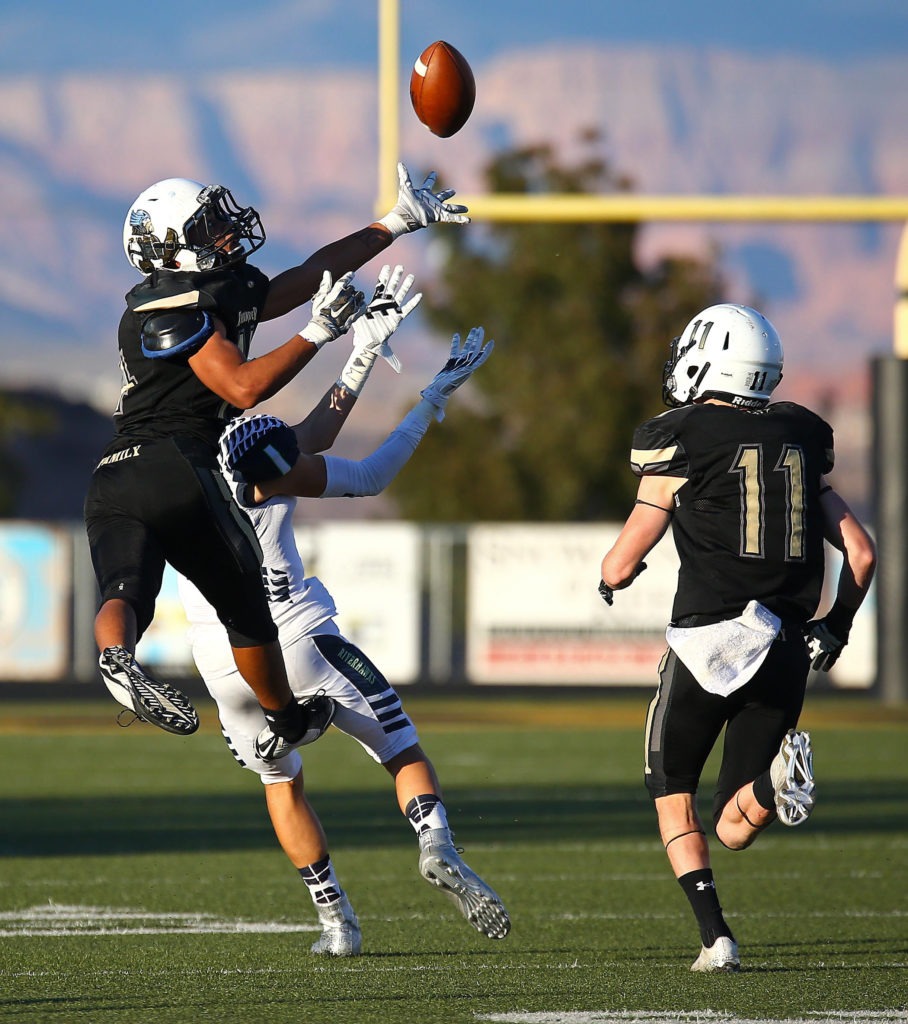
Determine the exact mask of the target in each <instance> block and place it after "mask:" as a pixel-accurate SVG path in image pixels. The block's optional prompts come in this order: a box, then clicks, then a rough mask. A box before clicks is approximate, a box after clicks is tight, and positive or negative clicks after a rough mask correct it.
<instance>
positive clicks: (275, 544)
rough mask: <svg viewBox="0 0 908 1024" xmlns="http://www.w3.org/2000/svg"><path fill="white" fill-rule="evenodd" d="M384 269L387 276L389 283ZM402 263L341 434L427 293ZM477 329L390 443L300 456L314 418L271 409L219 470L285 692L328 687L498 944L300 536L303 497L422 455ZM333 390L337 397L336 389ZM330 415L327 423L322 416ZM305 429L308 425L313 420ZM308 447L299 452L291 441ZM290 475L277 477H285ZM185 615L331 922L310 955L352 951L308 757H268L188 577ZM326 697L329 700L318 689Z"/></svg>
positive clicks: (357, 373) (493, 902)
mask: <svg viewBox="0 0 908 1024" xmlns="http://www.w3.org/2000/svg"><path fill="white" fill-rule="evenodd" d="M387 271H388V268H385V270H383V272H382V275H383V278H384V280H385V282H388V275H387ZM401 273H402V268H396V270H395V272H394V276H393V277H392V278H391V280H390V282H389V283H388V287H387V288H386V289H385V292H386V294H385V298H386V299H387V298H388V297H389V296H390V297H392V298H393V300H394V301H392V302H387V301H386V302H385V303H384V305H383V306H382V308H381V309H379V308H378V306H379V305H380V304H379V303H377V302H376V299H375V298H373V301H372V303H371V304H370V307H369V310H367V313H366V314H365V315H364V316H363V317H362V318H361V320H360V321H357V323H358V324H359V327H355V328H354V354H353V356H351V359H350V361H349V362H348V364H347V366H346V367H345V369H344V372H343V373H342V374H341V378H340V379H339V380H338V382H337V384H336V385H335V386H334V389H332V391H331V392H329V395H328V396H326V399H327V401H325V402H323V403H322V410H323V411H324V410H325V409H334V410H335V412H336V413H337V415H336V417H335V419H334V422H333V433H334V434H336V432H337V430H339V428H340V424H341V423H342V422H343V419H344V418H345V416H346V414H347V413H348V412H349V409H350V408H351V407H352V404H353V401H355V398H356V397H357V396H358V394H359V392H360V390H361V388H362V386H363V384H364V382H365V379H366V377H367V376H368V374H369V372H370V370H371V367H372V364H373V362H374V361H375V359H376V358H377V355H378V354H379V353H382V354H384V355H385V356H386V358H389V359H391V360H392V361H393V355H392V354H391V353H390V350H389V349H388V348H387V345H386V339H387V337H388V336H390V334H391V333H392V331H393V330H394V329H395V328H396V327H397V325H398V324H399V323H400V321H401V320H402V319H403V317H404V316H405V315H406V313H407V312H409V311H410V309H412V308H413V306H415V304H416V302H417V301H418V298H419V296H417V297H416V299H413V300H410V302H409V303H407V304H406V305H402V302H403V297H404V296H405V295H406V291H407V289H408V288H409V283H410V282H411V280H412V278H407V279H406V281H404V283H403V285H401V287H400V289H399V290H397V291H396V289H397V285H398V283H399V281H400V276H401ZM482 338H483V332H482V329H481V328H477V329H474V330H473V331H471V332H470V334H469V336H468V338H467V340H466V342H465V343H464V345H463V347H462V348H461V346H460V338H459V336H458V335H455V336H454V341H453V344H452V348H451V357H450V359H449V360H448V362H447V363H446V364H445V367H444V368H443V369H442V370H441V371H440V372H439V373H438V374H437V375H436V377H435V378H434V379H433V380H432V382H431V383H430V384H429V385H428V387H426V388H425V389H424V390H423V391H422V392H421V396H422V397H421V399H420V402H419V403H418V404H417V405H416V407H415V408H414V409H413V410H412V411H411V412H410V413H409V414H408V415H407V416H406V417H405V418H404V420H403V421H402V423H401V424H400V425H399V426H398V427H397V428H396V429H395V430H394V431H392V433H391V435H390V436H389V437H388V439H387V440H386V441H385V442H383V444H382V445H380V446H379V448H378V449H377V450H376V451H375V452H373V453H372V454H371V455H370V456H368V457H367V458H365V459H363V460H362V461H360V462H352V461H350V460H346V459H338V458H334V457H332V456H326V457H324V458H322V457H320V456H313V455H308V454H305V452H306V451H307V450H309V451H312V450H315V448H314V446H315V445H321V444H323V443H324V441H325V440H326V439H327V440H328V441H329V443H330V441H331V440H333V438H332V437H331V432H330V431H329V433H328V434H327V435H323V436H321V437H320V438H319V440H318V441H315V440H314V438H313V435H312V429H311V428H312V424H313V421H312V417H310V418H309V419H308V420H307V421H304V422H303V424H299V425H297V428H294V430H291V429H290V428H289V427H287V426H286V424H283V423H282V422H281V421H279V420H275V419H274V418H273V417H263V416H254V417H249V418H246V419H240V420H237V421H235V422H234V424H233V425H232V426H231V427H230V428H228V430H227V431H226V432H225V435H224V437H223V438H222V446H221V450H222V466H223V468H224V470H225V475H226V476H227V477H228V481H229V483H230V485H231V487H232V489H233V491H234V494H235V495H236V498H237V501H238V503H239V504H240V506H241V507H242V508H243V510H244V511H245V512H246V514H247V515H248V516H249V518H250V520H251V521H252V523H253V526H254V527H255V532H256V535H257V537H258V539H259V542H260V544H261V548H262V555H263V577H264V580H265V588H266V591H267V593H268V597H269V603H270V607H271V612H272V616H273V618H274V621H275V624H276V625H277V627H278V632H279V639H280V644H281V648H282V651H283V654H284V659H285V662H286V665H287V673H288V677H289V679H290V683H291V687H292V689H293V691H294V693H295V695H296V696H297V697H298V698H305V697H312V696H314V695H317V694H318V695H326V696H327V697H328V698H331V699H332V700H333V702H334V705H335V713H334V717H333V724H334V725H336V726H337V727H338V728H339V729H340V730H341V731H342V732H345V733H346V734H347V735H349V736H352V737H353V738H354V739H356V740H358V741H359V743H360V744H361V745H362V746H363V748H364V749H365V750H366V751H367V753H369V755H370V756H371V757H372V758H373V759H374V760H375V761H377V762H379V763H380V764H382V765H383V766H384V767H385V768H386V769H387V771H388V772H389V774H390V775H391V776H392V778H393V779H394V785H395V790H396V795H397V800H398V804H399V806H400V809H401V811H402V812H403V813H404V814H405V815H406V817H407V819H408V820H409V821H410V823H411V824H412V826H413V828H414V830H415V831H416V833H417V836H418V842H419V847H420V859H419V870H420V872H421V874H422V875H423V877H424V878H425V879H426V880H427V881H429V882H430V883H432V884H434V885H436V886H438V887H439V888H440V889H441V890H442V891H443V892H444V893H445V894H446V895H447V896H449V897H450V898H451V900H452V901H453V902H454V904H455V905H456V906H457V907H458V909H459V910H460V911H461V913H462V914H463V915H464V917H466V918H467V920H468V921H469V922H470V923H471V924H472V925H473V926H474V927H475V928H476V929H477V930H478V931H479V932H481V933H482V934H483V935H486V936H487V937H489V938H504V937H505V936H506V935H507V933H508V931H509V929H510V920H509V917H508V914H507V911H506V910H505V908H504V906H503V905H502V902H501V900H500V899H499V897H498V896H497V895H496V894H495V892H494V891H493V890H492V889H491V888H490V887H489V886H488V885H486V883H485V882H484V881H483V880H482V879H481V878H479V877H478V876H477V875H476V874H475V872H473V871H472V870H471V869H470V868H469V867H468V866H467V865H466V864H465V863H464V862H463V861H462V860H461V858H460V856H459V854H458V851H457V849H456V848H455V846H454V843H453V837H452V834H451V831H450V829H449V827H448V822H447V817H446V813H445V807H444V804H443V802H442V798H441V789H440V786H439V782H438V778H437V776H436V773H435V770H434V768H433V766H432V764H431V762H430V761H429V759H428V758H427V757H426V755H425V753H424V752H423V751H422V749H421V747H420V746H419V739H418V736H417V733H416V729H415V728H414V726H413V723H412V722H411V721H410V719H409V718H408V717H407V715H406V713H405V712H404V709H403V707H402V705H401V702H400V698H399V696H398V695H397V693H396V692H395V690H394V688H393V687H392V686H391V685H390V684H389V683H388V682H387V680H386V679H385V678H384V676H383V675H382V673H381V672H380V671H379V669H378V668H376V666H375V665H374V664H373V663H372V662H371V661H370V660H369V658H368V657H367V656H366V655H365V654H364V653H363V652H362V651H360V650H359V649H358V648H357V647H356V646H355V645H354V644H352V643H350V641H349V640H347V639H346V638H345V637H344V636H343V635H342V634H341V633H340V631H339V629H338V627H337V625H336V623H335V621H334V616H335V614H336V609H335V606H334V602H333V600H332V598H331V595H330V594H329V593H328V591H327V589H326V588H325V586H324V585H323V584H322V583H321V581H320V580H318V579H317V578H315V577H307V576H306V574H305V568H304V566H303V562H302V559H301V557H300V554H299V551H298V549H297V546H296V542H295V539H294V535H293V510H294V507H295V505H296V500H297V498H296V495H300V496H320V497H339V496H351V497H353V496H361V495H366V494H376V493H378V492H379V491H380V490H382V489H383V488H384V487H386V486H387V484H388V483H389V482H390V481H391V480H392V479H393V477H394V476H395V475H396V473H397V472H398V470H399V469H400V468H401V466H402V465H403V464H404V463H405V462H406V461H407V459H408V458H409V457H410V455H411V454H412V453H413V451H414V450H415V448H416V446H417V445H418V443H419V441H420V439H421V438H422V436H423V434H424V433H425V431H426V429H427V428H428V426H429V424H430V422H431V420H432V419H434V418H437V419H442V418H443V416H444V412H443V410H444V406H445V404H446V402H447V399H448V398H449V397H450V395H451V394H452V393H453V392H454V390H456V388H457V387H459V386H460V385H461V384H462V383H463V382H464V381H465V380H467V379H468V378H469V377H470V375H471V374H472V373H473V371H474V370H475V369H476V368H477V367H478V366H480V365H481V364H482V362H484V361H485V359H486V358H487V357H488V355H489V353H490V351H491V348H492V342H489V343H488V344H487V345H485V347H483V345H482ZM332 392H333V393H332ZM322 422H324V417H323V419H322ZM307 424H308V426H307ZM298 447H299V448H302V449H303V454H300V453H299V452H298V451H297V448H298ZM279 473H282V475H280V476H278V475H277V474H279ZM180 590H181V596H182V599H183V603H184V605H185V608H186V612H187V615H188V617H189V620H190V623H191V628H190V640H191V644H192V652H193V657H194V659H195V662H196V665H197V666H198V669H199V672H200V673H201V675H202V678H203V679H204V681H205V684H206V686H207V688H208V690H209V692H210V693H211V695H212V697H214V699H215V701H216V702H217V705H218V711H219V716H220V720H221V726H222V730H223V733H224V736H225V739H226V740H227V743H228V746H229V747H230V749H231V751H232V753H233V755H234V757H235V758H236V759H237V761H238V762H239V763H240V764H241V765H243V766H244V767H246V768H249V769H251V770H252V771H255V772H257V773H258V774H259V775H260V777H261V779H262V782H263V783H265V796H266V802H267V806H268V811H269V814H270V816H271V820H272V823H273V825H274V829H275V833H276V834H277V838H278V840H279V842H280V844H281V846H282V848H283V849H284V851H285V853H286V854H287V856H288V857H289V859H290V860H291V862H292V863H293V864H294V866H295V867H296V868H297V869H298V870H299V873H300V875H301V876H302V878H303V880H304V881H305V882H306V884H307V887H308V889H309V892H310V895H311V896H312V899H313V902H314V904H315V907H316V909H317V912H318V916H319V921H320V923H321V926H322V928H323V931H322V934H321V935H320V937H319V939H318V940H317V941H316V942H315V944H314V945H313V946H312V951H313V952H314V953H320V954H327V955H332V956H355V955H357V954H359V953H360V951H361V945H362V938H361V932H360V928H359V923H358V921H357V918H356V915H355V913H354V912H353V908H352V907H351V905H350V901H349V899H348V897H347V896H346V894H345V893H344V891H343V889H342V888H341V886H340V884H339V883H338V880H337V877H336V875H335V872H334V868H333V866H332V863H331V860H330V857H329V854H328V847H327V840H326V837H325V833H324V830H323V829H322V826H321V824H320V822H319V820H318V818H317V816H316V814H315V812H314V810H313V809H312V807H311V805H310V804H309V802H308V800H307V798H306V795H305V792H304V789H303V774H302V760H301V758H300V755H299V753H298V752H297V751H296V750H293V749H288V748H287V747H286V746H282V745H281V744H280V742H279V741H277V740H276V739H275V742H274V743H273V744H271V750H270V755H271V756H270V759H269V760H264V759H263V758H262V757H259V756H257V754H256V749H257V748H256V740H257V737H258V749H259V750H263V749H265V748H267V747H268V746H269V744H268V742H267V739H268V735H267V732H268V731H267V729H265V728H264V726H265V720H264V717H263V715H262V712H261V709H260V708H259V706H258V703H257V701H256V700H255V696H254V694H253V693H252V690H251V689H250V688H249V686H248V685H247V684H246V683H245V681H244V680H243V679H242V677H241V676H240V675H239V673H238V672H237V671H236V667H235V665H234V663H233V660H232V658H231V656H230V648H229V645H228V644H227V640H226V635H225V631H224V628H223V626H222V625H221V623H220V622H219V621H218V619H217V617H216V615H215V614H214V611H213V609H212V608H211V607H210V605H208V603H207V602H206V601H205V600H204V598H203V597H202V596H201V594H200V593H199V592H198V590H196V588H195V587H193V586H192V584H191V583H189V581H188V580H185V579H181V580H180ZM320 699H324V697H321V698H320Z"/></svg>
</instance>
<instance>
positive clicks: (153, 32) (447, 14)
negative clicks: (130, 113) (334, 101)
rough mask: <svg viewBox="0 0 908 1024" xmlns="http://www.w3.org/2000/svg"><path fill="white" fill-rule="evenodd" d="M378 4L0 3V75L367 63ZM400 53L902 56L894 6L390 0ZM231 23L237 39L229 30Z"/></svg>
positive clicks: (885, 2) (817, 1)
mask: <svg viewBox="0 0 908 1024" xmlns="http://www.w3.org/2000/svg"><path fill="white" fill-rule="evenodd" d="M377 9H378V0H253V2H251V3H250V0H194V2H193V3H191V4H187V3H185V2H176V0H159V2H158V3H156V4H138V3H131V2H125V3H124V2H123V0H82V2H80V3H72V0H29V2H28V3H22V2H21V0H2V2H0V69H2V73H3V74H6V75H9V74H17V73H19V74H29V73H32V74H33V73H53V72H64V71H73V70H81V71H104V70H107V71H109V70H123V69H130V70H134V71H135V70H141V69H145V70H147V71H150V72H154V71H155V70H158V71H174V70H180V71H182V72H183V73H185V74H187V75H191V74H193V73H200V72H205V71H212V70H219V71H223V70H225V69H228V68H230V67H234V68H237V69H249V68H262V67H269V68H274V69H276V68H280V67H289V66H293V67H299V66H300V64H301V63H303V62H309V63H310V64H332V65H335V64H339V63H343V62H344V61H347V62H349V63H350V64H351V65H355V66H359V67H363V66H370V65H374V64H375V61H376V23H377ZM400 18H401V51H402V57H403V56H405V55H406V54H408V53H409V52H410V51H414V52H415V53H419V52H420V51H421V49H422V48H423V47H424V46H425V45H426V44H427V43H428V42H431V41H433V40H434V39H446V40H448V41H449V42H451V43H453V44H454V45H455V46H458V47H459V48H460V49H462V50H463V52H464V53H466V54H468V56H469V57H470V58H471V59H474V60H481V59H484V58H487V57H489V56H491V55H492V54H494V53H495V52H496V51H499V50H501V49H506V48H509V47H511V46H516V45H520V46H533V45H536V44H542V43H551V42H555V41H571V40H574V41H585V40H590V39H594V40H596V41H598V42H609V43H614V44H621V45H634V44H641V45H643V44H646V45H653V44H657V45H666V46H671V45H675V44H683V45H690V44H694V45H703V46H707V47H729V48H734V49H736V50H743V51H745V52H752V53H767V52H772V53H799V54H808V55H811V56H814V57H819V58H822V59H827V60H849V59H856V58H862V57H867V56H872V55H892V54H898V53H905V52H906V51H908V3H906V2H905V0H794V2H792V0H787V2H786V0H761V2H760V3H753V2H752V0H751V2H740V0H726V2H723V0H699V2H698V0H688V2H682V0H631V2H628V0H624V2H622V3H613V2H609V0H558V2H557V3H552V2H551V0H546V2H538V0H493V2H491V3H490V2H488V0H465V2H460V3H456V2H453V0H400ZM237 29H242V31H237Z"/></svg>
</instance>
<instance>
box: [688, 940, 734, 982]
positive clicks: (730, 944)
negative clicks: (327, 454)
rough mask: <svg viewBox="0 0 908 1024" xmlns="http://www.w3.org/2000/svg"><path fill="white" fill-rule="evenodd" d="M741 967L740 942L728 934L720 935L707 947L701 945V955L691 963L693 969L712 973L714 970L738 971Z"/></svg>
mask: <svg viewBox="0 0 908 1024" xmlns="http://www.w3.org/2000/svg"><path fill="white" fill-rule="evenodd" d="M740 968H741V961H740V960H739V959H738V944H737V942H735V940H734V939H730V938H729V937H728V936H727V935H720V936H719V938H718V939H716V941H715V942H714V943H713V944H712V945H711V946H710V947H709V948H708V949H707V948H706V946H703V947H701V949H700V955H699V956H698V957H697V959H696V960H695V961H694V962H693V963H692V964H691V968H690V969H691V970H692V971H702V972H704V973H712V972H713V971H732V972H737V971H738V970H740Z"/></svg>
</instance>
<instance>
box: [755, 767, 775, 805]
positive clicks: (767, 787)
mask: <svg viewBox="0 0 908 1024" xmlns="http://www.w3.org/2000/svg"><path fill="white" fill-rule="evenodd" d="M754 799H755V800H756V801H757V803H758V804H759V805H760V806H761V807H762V808H763V809H764V810H767V811H774V810H775V809H776V790H775V787H774V786H773V784H772V779H771V778H770V777H769V769H767V770H766V771H765V772H763V773H762V774H761V775H758V776H757V777H756V778H755V779H754Z"/></svg>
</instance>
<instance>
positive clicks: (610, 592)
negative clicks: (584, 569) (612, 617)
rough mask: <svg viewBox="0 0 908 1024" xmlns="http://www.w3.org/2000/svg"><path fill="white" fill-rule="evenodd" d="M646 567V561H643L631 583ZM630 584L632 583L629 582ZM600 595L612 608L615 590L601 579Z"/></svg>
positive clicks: (635, 571)
mask: <svg viewBox="0 0 908 1024" xmlns="http://www.w3.org/2000/svg"><path fill="white" fill-rule="evenodd" d="M645 568H646V562H641V563H640V564H639V565H638V566H637V568H636V569H635V570H634V575H633V576H632V577H631V583H633V581H634V580H635V579H636V578H637V577H638V576H639V575H640V573H641V572H643V570H644V569H645ZM628 586H630V584H628ZM599 596H600V597H601V598H602V600H603V601H605V603H606V604H607V605H608V606H609V608H611V606H612V605H613V604H614V603H615V591H614V589H613V588H612V587H610V586H609V585H608V584H607V583H606V582H605V580H600V581H599Z"/></svg>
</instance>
